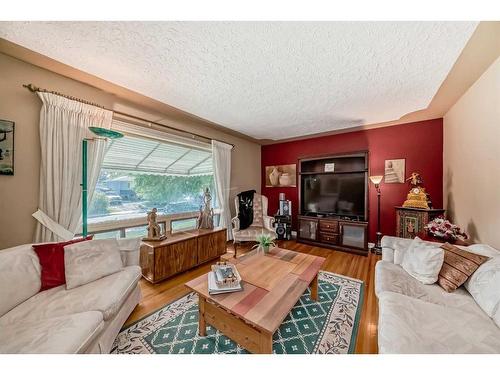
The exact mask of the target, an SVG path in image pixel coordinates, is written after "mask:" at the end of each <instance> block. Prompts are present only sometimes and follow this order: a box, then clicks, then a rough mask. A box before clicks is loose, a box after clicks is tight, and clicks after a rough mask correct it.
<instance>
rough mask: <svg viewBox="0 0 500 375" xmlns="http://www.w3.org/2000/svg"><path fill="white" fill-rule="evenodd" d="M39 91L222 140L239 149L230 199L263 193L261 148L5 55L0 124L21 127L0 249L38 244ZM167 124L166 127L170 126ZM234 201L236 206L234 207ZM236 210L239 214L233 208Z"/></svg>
mask: <svg viewBox="0 0 500 375" xmlns="http://www.w3.org/2000/svg"><path fill="white" fill-rule="evenodd" d="M26 83H33V84H34V85H36V86H39V87H43V88H47V89H50V90H54V91H59V92H63V93H65V94H67V95H73V96H75V97H79V98H83V99H86V100H90V101H92V102H96V103H99V104H101V105H103V106H105V107H107V108H111V109H115V110H119V111H122V112H126V113H129V114H132V115H136V116H141V117H146V118H148V119H151V120H153V121H168V124H169V125H173V126H175V127H177V128H179V129H183V130H189V131H193V132H196V133H199V134H201V135H204V136H208V137H212V138H217V139H219V140H222V141H225V142H229V143H232V144H234V145H235V149H234V150H233V154H232V170H231V194H232V197H234V195H235V194H237V193H238V192H239V191H242V190H248V189H255V190H257V191H259V192H260V185H261V184H260V178H261V174H260V145H259V144H257V143H254V142H251V141H249V140H246V139H243V138H240V137H237V136H235V135H231V134H227V133H225V132H222V131H220V130H216V129H213V128H210V127H208V126H203V125H202V124H199V122H198V123H197V122H195V121H192V122H191V121H190V120H189V118H187V119H179V118H178V117H177V118H168V117H167V116H166V115H165V114H164V113H160V112H153V111H152V110H148V109H145V107H140V106H137V105H135V104H133V103H131V102H127V101H125V100H122V99H120V98H118V97H117V96H116V95H112V94H109V93H107V92H104V91H102V90H99V89H97V88H95V87H92V86H89V85H87V84H84V83H81V82H78V81H75V80H72V79H70V78H66V77H64V76H62V75H59V74H56V73H53V72H50V71H48V70H45V69H43V68H39V67H36V66H34V65H31V64H28V63H25V62H22V61H20V60H17V59H14V58H12V57H10V56H7V55H5V54H2V53H0V118H1V119H5V120H11V121H14V122H15V123H16V130H15V145H14V147H15V174H14V176H0V249H3V248H6V247H10V246H14V245H19V244H22V243H29V242H31V241H32V239H33V235H34V228H35V219H33V218H32V217H31V214H32V213H33V212H35V211H36V209H37V206H38V190H39V169H40V144H39V143H40V139H39V132H38V121H39V111H40V107H41V103H40V101H39V99H38V98H37V97H36V95H34V94H32V93H31V92H29V91H28V90H26V89H25V88H23V87H22V84H26ZM165 123H166V122H165ZM232 197H231V202H232ZM232 209H233V210H234V208H232Z"/></svg>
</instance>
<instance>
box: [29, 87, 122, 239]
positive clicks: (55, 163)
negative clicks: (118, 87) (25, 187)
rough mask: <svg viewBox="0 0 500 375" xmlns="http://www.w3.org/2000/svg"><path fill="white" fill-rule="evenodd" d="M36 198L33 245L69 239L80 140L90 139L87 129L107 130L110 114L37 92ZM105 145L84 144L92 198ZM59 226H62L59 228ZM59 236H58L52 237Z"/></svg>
mask: <svg viewBox="0 0 500 375" xmlns="http://www.w3.org/2000/svg"><path fill="white" fill-rule="evenodd" d="M38 96H39V97H40V99H41V100H42V103H43V105H42V109H41V110H40V146H41V153H42V155H41V156H42V160H41V165H40V197H39V203H38V211H37V212H36V215H34V217H35V218H36V219H37V220H38V225H37V229H36V234H35V242H48V241H58V240H60V239H67V237H72V236H73V235H74V234H75V232H76V231H77V229H78V226H79V224H80V221H81V214H82V189H81V186H80V184H81V182H82V181H81V180H82V140H83V139H84V138H92V133H91V132H90V131H89V130H88V128H89V127H90V126H96V127H102V128H106V129H109V128H110V127H111V121H112V117H113V112H111V111H108V110H105V109H102V108H99V107H95V106H92V105H88V104H84V103H80V102H77V101H75V100H70V99H66V98H64V97H62V96H59V95H54V94H50V93H45V92H39V93H38ZM105 143H106V142H104V141H94V142H88V164H87V165H88V192H89V194H88V196H89V202H90V201H91V199H92V194H93V192H94V188H95V185H96V183H97V178H98V177H99V172H100V166H101V163H102V159H103V157H104V152H105ZM61 227H62V228H61ZM56 233H57V234H56Z"/></svg>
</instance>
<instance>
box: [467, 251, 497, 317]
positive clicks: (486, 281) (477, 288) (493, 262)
mask: <svg viewBox="0 0 500 375" xmlns="http://www.w3.org/2000/svg"><path fill="white" fill-rule="evenodd" d="M465 288H466V289H467V290H468V291H469V293H470V294H471V295H472V297H473V298H474V300H475V301H476V302H477V304H478V305H479V306H480V307H481V308H482V309H483V310H484V312H485V313H486V314H487V315H488V316H490V317H492V318H493V316H494V315H495V313H496V312H497V311H498V310H500V256H496V257H493V258H491V259H490V260H488V261H487V262H485V263H483V264H482V265H481V266H480V267H479V268H478V269H477V271H476V272H474V274H472V276H471V277H470V278H469V279H468V280H467V282H466V283H465Z"/></svg>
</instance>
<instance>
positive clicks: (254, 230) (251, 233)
mask: <svg viewBox="0 0 500 375" xmlns="http://www.w3.org/2000/svg"><path fill="white" fill-rule="evenodd" d="M262 234H265V235H268V236H270V237H271V238H272V239H275V238H276V232H274V231H270V230H268V229H266V228H262V227H249V228H247V229H243V230H240V231H237V232H235V233H234V240H235V241H236V242H238V241H255V240H256V238H257V236H260V235H262Z"/></svg>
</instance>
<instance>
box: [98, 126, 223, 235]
mask: <svg viewBox="0 0 500 375" xmlns="http://www.w3.org/2000/svg"><path fill="white" fill-rule="evenodd" d="M121 124H122V127H123V123H121ZM130 127H133V125H130V124H126V126H125V131H127V132H126V133H125V132H124V133H125V136H124V137H123V138H120V139H116V140H111V141H109V144H108V146H107V150H106V154H105V156H104V161H103V165H102V167H101V173H100V176H99V179H98V182H97V185H96V189H95V192H94V195H93V197H92V201H91V202H90V205H89V220H88V222H89V228H90V231H91V232H92V230H93V229H92V227H93V226H94V227H95V228H97V227H99V225H101V226H102V225H103V224H105V226H106V228H107V229H106V232H105V233H100V236H106V235H109V236H110V237H115V235H116V229H117V228H120V227H127V228H128V229H126V230H125V231H122V232H121V233H122V234H121V236H123V234H124V235H125V236H126V237H136V236H140V235H144V234H145V227H144V226H143V225H144V224H145V222H141V221H140V219H144V220H145V219H146V212H147V211H149V210H151V209H152V208H153V207H156V208H157V209H158V215H159V217H160V219H159V222H160V221H161V220H162V219H161V217H162V216H166V215H173V216H172V217H174V218H175V215H174V214H180V213H189V212H192V213H197V212H198V210H199V209H200V205H201V204H202V202H203V192H204V190H205V189H206V188H207V187H208V188H209V190H210V192H211V194H212V197H213V200H212V203H213V206H214V207H216V199H215V196H216V194H215V193H214V192H215V186H214V178H213V171H212V152H211V148H210V145H207V144H205V143H201V142H193V141H191V140H187V139H185V138H184V139H183V138H181V139H179V137H168V136H167V135H165V133H164V132H157V131H156V133H155V131H152V134H148V135H150V136H151V135H152V136H157V137H155V138H154V139H153V138H151V137H146V136H144V134H143V133H144V131H145V130H144V129H143V128H142V129H141V131H142V132H143V133H141V132H140V131H137V133H139V134H133V133H132V134H131V133H130V132H129V131H130ZM114 128H116V126H114ZM117 130H120V131H123V129H121V128H120V127H118V129H117ZM135 130H138V129H136V128H135ZM146 130H147V129H146ZM195 216H196V215H192V216H191V217H189V218H188V219H187V221H185V223H182V222H179V223H178V224H177V225H176V227H177V228H179V229H182V228H184V227H185V228H189V227H192V226H193V219H192V217H195ZM179 219H180V218H179ZM182 219H186V218H185V217H182ZM137 220H139V221H140V222H137ZM189 220H190V221H189ZM110 223H116V226H112V227H110V226H109V224H110ZM187 224H189V225H187ZM177 228H175V229H177ZM168 229H170V228H169V227H168ZM97 231H99V232H100V231H101V229H99V228H98V230H97ZM106 233H109V234H106Z"/></svg>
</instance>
